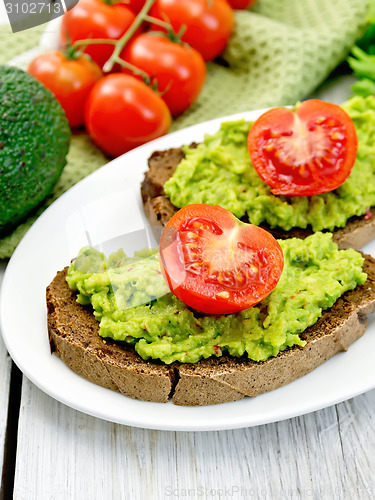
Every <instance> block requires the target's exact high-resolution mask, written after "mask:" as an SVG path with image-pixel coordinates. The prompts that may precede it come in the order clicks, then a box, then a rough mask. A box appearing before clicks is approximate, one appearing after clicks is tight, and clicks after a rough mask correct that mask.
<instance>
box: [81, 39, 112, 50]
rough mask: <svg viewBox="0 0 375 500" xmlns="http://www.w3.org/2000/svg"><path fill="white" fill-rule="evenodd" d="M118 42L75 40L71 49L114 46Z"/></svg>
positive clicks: (109, 40)
mask: <svg viewBox="0 0 375 500" xmlns="http://www.w3.org/2000/svg"><path fill="white" fill-rule="evenodd" d="M117 42H118V40H113V39H112V38H85V39H84V40H76V41H75V42H74V43H73V45H72V48H76V47H86V45H103V44H107V45H116V43H117Z"/></svg>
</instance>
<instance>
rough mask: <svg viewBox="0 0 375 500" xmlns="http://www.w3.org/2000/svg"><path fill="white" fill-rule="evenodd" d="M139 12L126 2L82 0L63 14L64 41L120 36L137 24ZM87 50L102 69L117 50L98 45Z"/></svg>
mask: <svg viewBox="0 0 375 500" xmlns="http://www.w3.org/2000/svg"><path fill="white" fill-rule="evenodd" d="M134 19H135V14H134V12H132V11H131V10H130V9H129V8H128V7H127V6H126V5H125V4H124V3H121V2H120V3H113V4H110V3H106V2H105V1H104V0H79V2H78V4H77V5H76V6H75V7H73V9H71V10H70V11H68V12H67V13H66V14H64V15H63V17H62V23H61V37H60V38H61V44H62V46H65V45H66V43H67V41H68V40H70V42H71V43H72V44H73V43H74V42H76V41H77V40H85V39H86V38H105V39H108V38H111V39H118V38H121V36H122V35H123V34H124V33H125V31H126V30H127V29H128V28H129V26H130V25H131V24H132V23H133V21H134ZM85 52H86V53H87V54H89V55H90V56H91V58H92V59H93V60H94V61H95V62H96V63H97V64H98V65H99V66H100V67H101V68H102V67H103V65H104V63H105V62H106V61H107V60H108V59H109V57H110V56H111V54H112V52H113V45H107V44H95V45H90V46H88V47H87V48H86V49H85Z"/></svg>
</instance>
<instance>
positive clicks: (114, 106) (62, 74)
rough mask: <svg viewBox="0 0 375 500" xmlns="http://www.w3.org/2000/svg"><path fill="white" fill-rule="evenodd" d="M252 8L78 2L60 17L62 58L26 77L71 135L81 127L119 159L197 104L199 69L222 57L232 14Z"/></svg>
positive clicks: (192, 2)
mask: <svg viewBox="0 0 375 500" xmlns="http://www.w3.org/2000/svg"><path fill="white" fill-rule="evenodd" d="M252 3H254V0H246V1H244V0H242V1H241V0H154V1H152V0H120V1H117V0H80V1H79V3H78V4H77V5H76V6H75V7H73V9H71V10H70V11H68V12H67V13H66V14H64V16H63V18H62V24H61V33H60V45H61V50H60V51H54V52H49V53H45V54H41V55H40V56H38V57H37V58H36V59H34V60H33V61H32V62H31V64H30V66H29V69H28V71H29V73H31V74H32V75H34V76H35V77H36V78H37V79H38V80H39V81H41V82H42V83H43V84H44V85H45V86H46V87H48V88H49V89H50V90H51V91H52V92H53V93H54V94H55V95H56V97H57V99H58V100H59V101H60V103H61V105H62V107H63V108H64V110H65V112H66V115H67V118H68V120H69V123H70V125H71V127H72V128H79V127H82V126H85V127H86V130H87V131H88V133H89V134H90V135H91V136H92V138H93V140H94V141H95V142H96V144H97V145H98V146H99V147H100V148H101V149H102V150H103V151H104V152H105V153H107V154H108V155H110V156H118V155H120V154H122V153H125V152H126V151H128V150H130V149H132V148H134V147H136V146H138V145H141V144H143V143H145V142H148V141H150V140H152V139H156V138H157V137H160V136H161V135H164V134H165V133H167V132H168V129H169V127H170V124H171V120H172V118H174V117H176V116H178V115H180V114H181V113H183V112H184V111H186V109H187V108H189V107H190V106H191V105H192V104H193V103H194V102H195V101H196V100H197V98H198V96H199V94H200V92H201V90H202V88H203V85H204V82H205V77H206V65H205V62H206V61H209V60H213V59H215V58H217V57H218V56H220V55H221V54H222V52H223V51H224V49H225V47H226V44H227V41H228V39H229V37H230V35H231V33H232V30H233V26H234V14H233V9H234V8H246V7H247V6H248V5H250V4H252Z"/></svg>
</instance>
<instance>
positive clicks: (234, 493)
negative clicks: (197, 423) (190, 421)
mask: <svg viewBox="0 0 375 500" xmlns="http://www.w3.org/2000/svg"><path fill="white" fill-rule="evenodd" d="M374 419H375V390H374V391H371V392H369V393H367V394H365V395H361V396H358V397H356V398H354V399H352V400H350V401H348V402H345V403H341V404H339V405H337V406H333V407H330V408H327V409H324V410H321V411H318V412H315V413H312V414H309V415H306V416H302V417H298V418H293V419H290V420H286V421H283V422H279V423H275V424H268V425H263V426H259V427H254V428H248V429H239V430H233V431H221V432H191V433H189V432H181V433H178V432H165V431H152V430H145V429H136V428H131V427H127V426H121V425H117V424H111V423H109V422H105V421H101V420H99V419H96V418H94V417H89V416H87V415H84V414H82V413H80V412H77V411H75V410H72V409H70V408H68V407H66V406H65V405H62V404H60V403H58V402H57V401H54V400H53V399H51V398H50V397H49V396H47V395H45V394H44V393H42V392H41V391H40V390H39V389H37V388H36V387H35V386H34V385H33V384H31V383H30V382H28V381H27V380H24V383H23V392H22V405H21V412H20V423H19V433H18V449H17V471H16V477H15V490H14V492H15V496H14V498H16V499H24V498H25V499H26V498H27V499H28V500H32V499H38V500H50V499H51V498H56V499H60V498H61V499H63V498H64V499H65V498H69V499H80V500H81V499H90V500H91V499H96V498H97V499H102V498H131V499H132V500H133V499H134V500H137V499H145V498H147V499H150V500H152V499H163V498H184V497H187V498H217V499H218V498H234V499H236V498H238V499H240V498H319V499H325V498H326V499H329V498H361V499H366V498H369V499H370V498H374V495H373V494H371V493H373V492H374V490H373V489H371V488H374V479H373V470H374V468H375V454H374V452H373V450H374V449H375V433H374V432H373V429H374Z"/></svg>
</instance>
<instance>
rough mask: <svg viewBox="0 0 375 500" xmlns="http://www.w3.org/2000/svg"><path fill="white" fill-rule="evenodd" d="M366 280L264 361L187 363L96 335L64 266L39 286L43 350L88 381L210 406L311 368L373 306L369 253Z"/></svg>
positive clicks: (345, 341) (140, 395) (353, 333)
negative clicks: (43, 302)
mask: <svg viewBox="0 0 375 500" xmlns="http://www.w3.org/2000/svg"><path fill="white" fill-rule="evenodd" d="M365 257H366V260H365V264H364V270H365V271H366V273H367V274H368V279H367V281H366V283H364V284H363V285H361V286H358V287H357V288H356V289H355V290H352V291H349V292H346V293H345V294H344V295H343V296H342V297H341V298H340V299H339V300H338V301H337V302H336V303H335V304H334V306H333V307H332V308H331V309H329V310H327V311H324V312H323V314H322V316H321V318H320V319H319V320H318V321H317V323H316V324H315V325H314V326H312V327H310V328H308V329H307V330H306V331H305V332H304V333H303V334H301V336H302V337H303V339H305V340H306V341H307V343H306V345H305V347H304V348H300V347H298V346H294V347H293V348H290V349H288V350H286V351H284V352H282V353H280V354H278V355H277V356H276V357H274V358H269V359H268V360H267V361H264V362H254V361H251V360H249V359H247V358H246V357H245V356H243V357H241V358H235V357H231V356H222V357H220V358H210V359H206V360H201V361H199V362H198V363H195V364H180V363H173V364H172V365H165V364H163V363H161V362H157V361H144V360H143V359H142V358H141V357H140V356H139V355H138V354H137V353H136V352H135V351H134V349H133V348H132V347H130V346H126V345H122V344H121V345H120V344H117V343H116V342H113V341H112V340H110V339H103V338H101V337H100V336H99V334H98V330H99V324H98V322H97V321H96V320H95V318H94V316H93V314H92V312H91V309H90V308H88V307H83V306H81V305H80V304H78V303H77V301H76V295H75V293H74V292H73V291H72V290H71V289H70V288H69V286H68V284H67V282H66V279H65V277H66V272H67V269H68V268H65V269H64V270H63V271H60V272H58V273H57V275H56V277H55V278H54V280H53V281H52V283H51V284H50V285H49V286H48V288H47V293H46V298H47V310H48V314H47V319H48V334H49V341H50V347H51V352H52V353H56V354H57V355H58V356H60V358H61V359H62V360H63V361H64V362H65V363H66V364H67V365H68V366H69V367H70V368H71V369H72V370H74V371H75V372H76V373H78V374H79V375H81V376H83V377H84V378H86V379H87V380H90V381H91V382H94V383H95V384H98V385H101V386H103V387H107V388H108V389H112V390H114V391H118V392H120V393H122V394H124V395H125V396H129V397H131V398H135V399H141V400H144V401H155V402H160V403H164V402H167V401H169V400H170V399H172V401H173V403H175V404H177V405H212V404H218V403H224V402H229V401H237V400H240V399H242V398H244V397H245V396H251V397H253V396H257V395H259V394H262V393H265V392H268V391H272V390H273V389H276V388H278V387H280V386H283V385H286V384H288V383H290V382H292V381H293V380H296V379H297V378H299V377H302V376H303V375H306V374H307V373H309V372H311V371H312V370H314V368H316V367H317V366H319V365H321V364H322V363H324V361H326V360H327V359H329V358H330V357H332V356H334V355H335V354H337V353H338V352H340V351H345V350H347V348H348V347H349V345H350V344H351V343H352V342H354V340H356V339H357V338H359V337H360V336H361V335H363V333H364V332H365V330H366V327H367V317H366V315H368V314H370V313H372V312H374V311H375V259H373V258H372V257H370V256H365Z"/></svg>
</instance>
